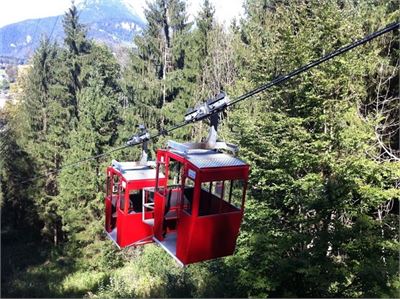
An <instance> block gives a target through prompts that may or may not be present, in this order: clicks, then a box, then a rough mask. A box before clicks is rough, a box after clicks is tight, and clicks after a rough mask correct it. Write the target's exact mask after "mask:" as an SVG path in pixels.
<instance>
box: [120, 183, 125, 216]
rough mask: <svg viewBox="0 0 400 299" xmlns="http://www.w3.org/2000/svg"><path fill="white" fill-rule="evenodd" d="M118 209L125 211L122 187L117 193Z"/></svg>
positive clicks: (123, 189)
mask: <svg viewBox="0 0 400 299" xmlns="http://www.w3.org/2000/svg"><path fill="white" fill-rule="evenodd" d="M119 208H120V210H122V211H123V210H124V209H125V188H124V187H122V186H121V189H120V192H119Z"/></svg>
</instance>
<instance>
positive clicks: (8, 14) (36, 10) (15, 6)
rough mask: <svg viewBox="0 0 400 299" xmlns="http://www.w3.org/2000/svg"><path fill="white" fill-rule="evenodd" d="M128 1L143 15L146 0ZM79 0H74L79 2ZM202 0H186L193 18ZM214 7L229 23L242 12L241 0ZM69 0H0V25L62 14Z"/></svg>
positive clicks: (228, 0) (218, 1) (224, 0)
mask: <svg viewBox="0 0 400 299" xmlns="http://www.w3.org/2000/svg"><path fill="white" fill-rule="evenodd" d="M124 1H126V2H129V3H130V4H131V5H132V6H133V7H135V10H136V11H137V13H138V15H139V16H141V17H142V18H144V17H143V7H144V6H145V3H146V0H124ZM79 2H81V1H79V0H75V3H76V4H79ZM201 2H202V0H187V5H188V13H189V15H190V16H191V17H190V19H192V18H193V16H194V15H196V14H197V11H198V10H199V7H200V3H201ZM210 2H211V3H213V5H214V6H215V9H216V18H217V20H218V21H220V22H225V23H226V24H229V23H230V21H231V20H232V19H233V18H234V17H238V16H239V15H240V14H242V13H243V8H242V2H243V0H210ZM70 4H71V0H0V27H3V26H5V25H8V24H11V23H16V22H19V21H23V20H26V19H36V18H43V17H48V16H55V15H60V14H63V13H64V12H65V11H66V10H67V8H68V7H69V6H70Z"/></svg>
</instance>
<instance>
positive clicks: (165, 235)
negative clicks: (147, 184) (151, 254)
mask: <svg viewBox="0 0 400 299" xmlns="http://www.w3.org/2000/svg"><path fill="white" fill-rule="evenodd" d="M193 145H195V146H193ZM196 145H199V144H179V143H176V142H169V147H168V148H167V149H161V150H158V152H157V179H156V188H155V189H148V190H144V192H145V193H148V194H149V195H148V196H146V198H154V227H153V231H154V238H153V239H154V241H156V242H157V243H158V244H160V245H161V246H162V247H163V248H164V249H165V250H166V251H167V252H168V253H169V254H170V255H172V256H173V257H174V258H175V259H176V260H177V261H178V262H179V263H181V264H183V265H186V264H190V263H195V262H200V261H204V260H209V259H213V258H217V257H222V256H227V255H231V254H233V251H234V250H235V245H236V239H237V236H238V234H239V228H240V223H241V220H242V218H243V209H244V201H245V194H246V187H247V180H248V174H249V166H248V165H247V164H246V163H244V162H243V161H241V160H239V159H238V158H235V157H232V156H230V155H227V154H225V153H220V152H217V151H215V150H210V149H204V148H199V147H198V146H196ZM164 175H165V177H167V178H168V180H160V179H159V178H161V177H164Z"/></svg>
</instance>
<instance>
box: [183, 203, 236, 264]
mask: <svg viewBox="0 0 400 299" xmlns="http://www.w3.org/2000/svg"><path fill="white" fill-rule="evenodd" d="M242 215H243V213H242V212H241V211H238V212H232V213H227V214H218V215H210V216H203V217H197V218H193V220H192V221H193V224H192V232H191V237H190V239H189V242H188V244H187V245H188V256H187V258H186V257H185V256H183V258H185V259H184V260H182V261H183V262H184V263H185V264H189V263H195V262H200V261H204V260H209V259H213V258H217V257H222V256H227V255H231V254H233V252H234V250H235V246H236V239H237V236H238V234H239V228H240V222H241V220H242Z"/></svg>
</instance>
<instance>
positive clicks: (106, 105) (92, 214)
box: [57, 45, 120, 245]
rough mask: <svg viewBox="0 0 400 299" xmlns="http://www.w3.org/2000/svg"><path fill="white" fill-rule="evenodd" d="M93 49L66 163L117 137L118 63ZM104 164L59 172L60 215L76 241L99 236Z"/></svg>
mask: <svg viewBox="0 0 400 299" xmlns="http://www.w3.org/2000/svg"><path fill="white" fill-rule="evenodd" d="M91 49H92V50H91V53H90V54H88V55H87V56H86V57H85V60H84V64H83V65H82V71H81V76H80V78H79V80H80V81H81V82H82V88H81V90H80V91H79V93H78V100H79V103H80V104H79V114H80V118H79V123H78V125H77V127H76V129H74V130H72V132H71V134H70V136H69V139H68V140H69V145H70V148H69V149H68V150H67V152H66V159H65V164H68V163H72V162H74V161H79V160H82V159H85V158H86V157H91V156H95V155H99V154H102V153H104V152H105V151H107V149H109V148H111V147H113V146H114V144H115V141H116V140H117V137H118V135H117V126H118V123H119V122H120V118H119V115H118V112H119V109H118V107H119V104H120V103H119V92H120V88H119V84H118V81H117V80H118V78H119V66H118V64H117V62H116V60H115V58H114V57H113V56H112V54H111V53H110V51H109V50H108V49H106V48H105V47H103V46H97V45H92V47H91ZM105 167H106V163H104V162H102V161H101V160H92V161H88V162H86V163H85V164H81V165H77V166H76V167H71V168H68V167H67V168H65V169H63V171H62V172H61V176H60V194H59V196H58V200H57V202H58V213H59V214H60V215H62V220H63V230H64V231H65V232H66V233H67V235H68V237H69V239H70V241H71V242H72V243H73V244H81V245H82V244H89V243H90V242H92V241H93V240H94V239H96V238H99V236H100V232H101V231H102V224H103V222H102V221H101V220H102V217H101V216H102V214H103V196H104V193H103V192H104V190H103V185H104V181H105V175H104V169H105Z"/></svg>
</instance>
